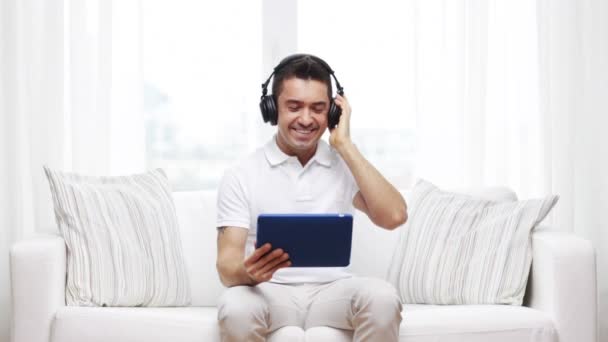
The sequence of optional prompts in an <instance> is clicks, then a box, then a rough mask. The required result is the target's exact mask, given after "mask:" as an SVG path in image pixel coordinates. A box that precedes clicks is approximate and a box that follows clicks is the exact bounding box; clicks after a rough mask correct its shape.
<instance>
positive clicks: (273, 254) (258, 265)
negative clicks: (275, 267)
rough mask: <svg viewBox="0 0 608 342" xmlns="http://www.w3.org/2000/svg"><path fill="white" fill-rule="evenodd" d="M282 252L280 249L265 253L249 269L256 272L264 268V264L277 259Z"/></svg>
mask: <svg viewBox="0 0 608 342" xmlns="http://www.w3.org/2000/svg"><path fill="white" fill-rule="evenodd" d="M283 253H284V252H283V250H282V249H280V248H277V249H275V250H274V251H272V252H268V253H266V254H265V255H264V256H263V257H262V258H260V259H258V260H257V261H256V262H255V263H253V265H251V267H252V268H253V269H254V270H255V271H257V270H260V269H262V268H263V267H264V266H266V264H268V263H269V262H271V261H272V260H274V259H276V258H279V257H280V256H281V255H283Z"/></svg>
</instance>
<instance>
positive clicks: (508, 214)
mask: <svg viewBox="0 0 608 342" xmlns="http://www.w3.org/2000/svg"><path fill="white" fill-rule="evenodd" d="M558 199H559V197H558V196H547V197H546V198H544V199H535V200H527V201H503V202H497V201H491V200H486V199H480V198H474V197H471V196H469V195H464V194H457V193H450V192H445V191H441V190H439V189H438V188H437V187H436V186H434V185H433V184H431V183H429V182H427V181H424V180H421V181H419V182H418V183H417V184H416V185H415V186H414V188H413V189H412V193H411V196H410V197H409V201H408V214H409V218H408V221H407V223H406V224H405V225H404V226H403V227H401V228H400V229H401V232H400V237H399V239H400V240H399V242H398V243H397V245H396V247H395V251H394V253H393V258H392V261H391V264H390V267H389V271H388V280H389V282H391V283H392V284H393V285H394V286H395V287H396V288H397V289H398V291H399V294H400V296H401V299H402V301H403V302H404V303H408V304H411V303H418V304H511V305H521V304H522V301H523V297H524V292H525V289H526V283H527V279H528V274H529V271H530V265H531V262H532V250H531V243H530V241H531V231H532V229H533V228H534V227H535V226H536V225H537V224H538V223H539V222H540V221H542V220H543V218H544V217H545V216H546V215H547V214H548V213H549V211H550V210H551V208H553V206H554V205H555V203H556V202H557V200H558Z"/></svg>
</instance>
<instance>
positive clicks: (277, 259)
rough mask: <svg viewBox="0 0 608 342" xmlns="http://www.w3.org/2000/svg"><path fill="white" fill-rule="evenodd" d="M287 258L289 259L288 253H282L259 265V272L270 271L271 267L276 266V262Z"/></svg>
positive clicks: (278, 262)
mask: <svg viewBox="0 0 608 342" xmlns="http://www.w3.org/2000/svg"><path fill="white" fill-rule="evenodd" d="M288 259H289V254H287V253H284V254H283V255H282V256H280V257H278V258H274V259H272V260H271V261H269V262H268V263H267V264H266V265H264V266H263V267H261V268H260V271H259V272H260V273H262V274H265V273H268V271H270V270H271V269H273V268H274V267H276V266H277V265H278V264H280V263H282V262H284V261H286V260H288Z"/></svg>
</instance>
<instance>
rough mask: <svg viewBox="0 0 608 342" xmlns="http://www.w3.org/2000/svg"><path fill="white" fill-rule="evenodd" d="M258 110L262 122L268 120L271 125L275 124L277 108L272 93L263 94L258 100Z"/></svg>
mask: <svg viewBox="0 0 608 342" xmlns="http://www.w3.org/2000/svg"><path fill="white" fill-rule="evenodd" d="M260 111H261V112H262V119H264V122H270V124H271V125H273V126H274V125H276V124H277V116H278V113H277V108H276V104H275V102H274V97H273V96H272V95H265V96H263V97H262V99H261V100H260Z"/></svg>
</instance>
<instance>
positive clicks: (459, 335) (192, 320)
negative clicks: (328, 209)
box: [52, 304, 557, 342]
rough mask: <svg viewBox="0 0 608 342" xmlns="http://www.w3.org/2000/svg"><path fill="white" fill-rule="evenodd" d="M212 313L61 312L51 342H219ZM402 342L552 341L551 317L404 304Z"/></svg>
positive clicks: (337, 333) (342, 336)
mask: <svg viewBox="0 0 608 342" xmlns="http://www.w3.org/2000/svg"><path fill="white" fill-rule="evenodd" d="M216 317H217V309H216V308H214V307H181V308H116V307H112V308H101V307H74V306H66V307H62V308H61V309H60V310H59V311H58V312H57V314H56V317H55V322H54V326H53V338H52V341H53V342H72V341H74V342H76V341H89V342H97V341H99V342H101V341H112V342H123V341H124V342H126V341H147V342H154V341H180V342H181V341H219V329H218V326H217V318H216ZM399 335H400V338H399V340H400V341H401V342H404V341H408V342H414V341H415V342H427V341H438V340H440V341H444V342H449V341H480V342H481V341H493V342H501V341H505V342H506V341H528V342H555V341H557V338H556V332H555V327H554V325H553V321H552V320H551V318H550V317H549V316H548V315H547V314H545V313H543V312H541V311H538V310H535V309H530V308H528V307H524V306H507V305H424V304H407V305H404V309H403V322H402V323H401V330H400V333H399ZM303 336H304V332H303V331H302V329H300V328H296V327H286V328H283V329H280V330H278V331H276V332H275V333H274V334H273V335H272V336H271V338H270V339H269V341H298V340H302V338H303ZM306 337H307V341H350V339H351V338H352V333H351V332H348V331H341V330H337V329H330V328H323V327H318V328H312V329H309V330H308V331H306Z"/></svg>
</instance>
